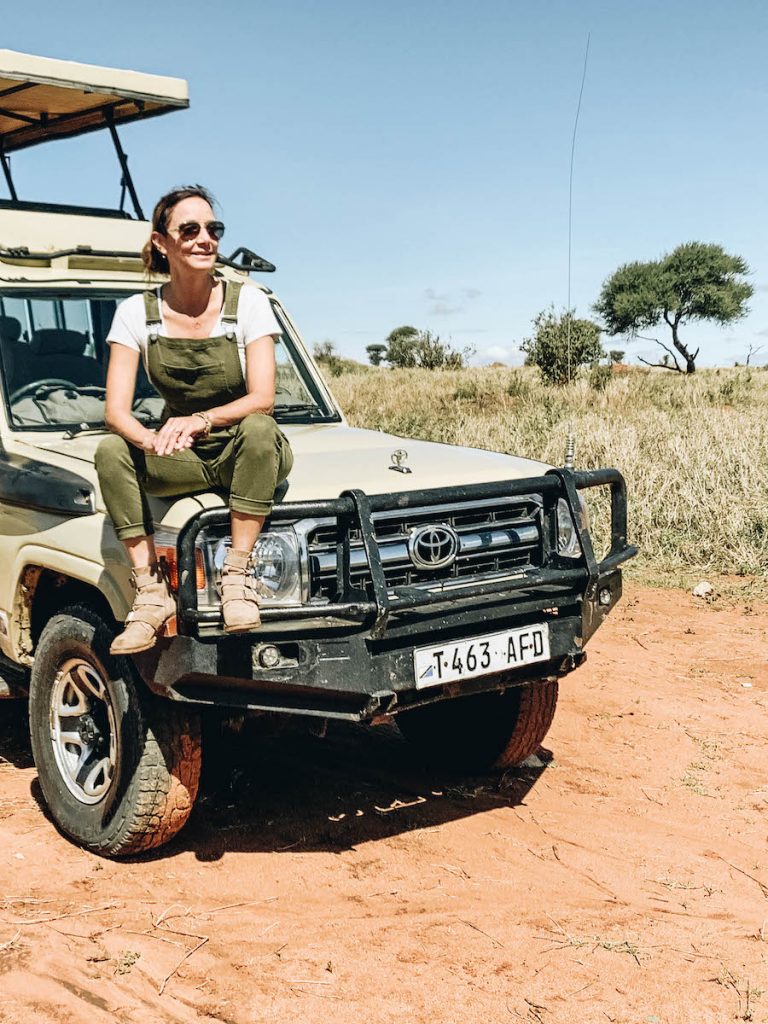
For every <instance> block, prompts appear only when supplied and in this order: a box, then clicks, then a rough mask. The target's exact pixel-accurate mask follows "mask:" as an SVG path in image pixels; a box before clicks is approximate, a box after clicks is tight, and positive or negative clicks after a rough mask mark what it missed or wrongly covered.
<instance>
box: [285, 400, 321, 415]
mask: <svg viewBox="0 0 768 1024" xmlns="http://www.w3.org/2000/svg"><path fill="white" fill-rule="evenodd" d="M289 412H311V413H313V414H314V415H315V416H326V415H327V413H324V412H323V410H322V409H318V407H317V406H316V405H314V404H311V403H309V402H308V403H306V404H304V405H301V404H299V405H278V406H276V407H275V416H279V415H281V414H284V413H289Z"/></svg>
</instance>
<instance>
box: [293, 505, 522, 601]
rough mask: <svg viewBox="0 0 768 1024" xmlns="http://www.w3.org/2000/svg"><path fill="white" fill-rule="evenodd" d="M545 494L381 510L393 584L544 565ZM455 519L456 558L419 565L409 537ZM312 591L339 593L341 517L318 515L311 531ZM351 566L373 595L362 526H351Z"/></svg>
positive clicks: (378, 532) (387, 572) (380, 534)
mask: <svg viewBox="0 0 768 1024" xmlns="http://www.w3.org/2000/svg"><path fill="white" fill-rule="evenodd" d="M541 519H542V511H541V501H540V499H538V498H536V497H533V496H531V497H522V498H521V497H514V498H489V499H486V500H482V501H469V502H463V503H453V504H450V505H432V506H429V507H425V508H414V509H406V510H393V511H387V512H378V513H375V514H374V516H373V527H374V535H375V538H376V542H377V544H378V547H379V555H380V558H381V561H382V565H383V568H384V577H385V579H386V583H387V587H388V589H389V590H390V591H392V590H393V589H394V588H396V587H418V588H421V589H424V588H429V587H431V586H433V585H434V584H436V583H440V582H441V581H442V582H443V583H444V584H445V585H451V583H450V581H456V583H455V584H454V585H457V586H458V585H459V581H462V582H473V581H482V580H485V579H492V578H498V577H503V576H504V575H506V574H510V575H512V574H514V575H517V574H519V573H520V572H521V571H524V570H525V569H528V568H531V567H533V566H538V565H541V558H542V556H541V551H542V541H541V533H542V531H541ZM428 525H447V526H451V527H453V529H454V530H455V531H456V533H457V534H458V538H459V551H458V554H457V556H456V559H455V561H454V562H453V563H452V564H451V565H448V566H446V567H445V568H442V569H421V568H417V566H416V565H414V563H413V561H412V560H411V556H410V554H409V551H408V541H409V538H410V536H411V534H412V533H413V531H414V530H416V529H417V528H418V527H420V526H428ZM306 540H307V551H308V555H309V572H310V594H311V596H312V597H313V598H315V599H318V598H320V599H326V600H335V599H336V598H337V597H339V596H340V595H339V594H338V593H337V581H336V545H337V542H338V536H337V526H336V521H335V520H333V519H323V520H317V521H315V522H314V523H312V524H311V526H310V528H309V530H308V532H307V536H306ZM350 568H351V579H352V585H353V586H354V587H359V588H361V589H363V590H365V591H366V592H367V593H368V595H369V596H372V586H371V574H370V570H369V568H368V562H367V560H366V557H365V551H364V550H363V541H362V537H361V535H360V529H359V527H357V528H355V527H352V528H351V529H350Z"/></svg>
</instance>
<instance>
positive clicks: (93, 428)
mask: <svg viewBox="0 0 768 1024" xmlns="http://www.w3.org/2000/svg"><path fill="white" fill-rule="evenodd" d="M106 429H107V428H106V426H105V425H104V424H103V423H75V424H73V425H72V426H71V427H70V428H69V430H68V431H67V432H66V434H65V435H64V437H66V438H67V440H69V438H72V437H77V435H78V434H103V433H105V431H106Z"/></svg>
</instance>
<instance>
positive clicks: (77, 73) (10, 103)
mask: <svg viewBox="0 0 768 1024" xmlns="http://www.w3.org/2000/svg"><path fill="white" fill-rule="evenodd" d="M187 106H189V99H188V93H187V83H186V82H185V81H184V80H183V79H181V78H166V77H163V76H160V75H145V74H142V73H141V72H138V71H121V70H119V69H116V68H100V67H96V66H95V65H93V64H78V63H76V62H75V61H69V60H52V59H51V58H49V57H34V56H32V55H31V54H27V53H16V52H15V51H14V50H0V152H2V153H6V154H7V153H12V152H13V151H14V150H17V149H24V148H25V147H27V146H34V145H36V144H37V143H38V142H44V141H46V140H47V139H65V138H69V137H70V136H72V135H82V134H83V133H85V132H90V131H95V130H96V129H98V128H108V127H109V126H110V125H113V126H116V125H120V124H126V123H127V122H129V121H136V120H139V119H141V118H145V117H153V116H154V115H156V114H164V113H166V112H167V111H169V110H177V109H179V108H183V107H187Z"/></svg>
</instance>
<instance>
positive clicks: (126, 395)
mask: <svg viewBox="0 0 768 1024" xmlns="http://www.w3.org/2000/svg"><path fill="white" fill-rule="evenodd" d="M223 233H224V225H223V224H222V223H221V221H218V220H216V219H215V218H214V213H213V198H212V196H211V195H210V193H209V192H207V191H206V189H204V188H201V187H200V186H190V187H186V188H179V189H174V190H173V191H171V192H169V193H167V195H164V196H163V197H162V199H160V201H159V202H158V203H157V205H156V207H155V209H154V212H153V214H152V235H151V238H150V240H149V241H148V242H147V245H146V246H145V247H144V251H143V254H142V257H143V260H144V264H145V266H146V267H147V270H148V272H150V273H152V272H155V273H167V274H170V282H169V283H168V284H166V285H164V286H163V287H162V288H158V289H157V290H154V291H149V292H146V293H143V294H139V295H133V296H131V297H130V298H129V299H126V300H125V301H123V302H121V303H120V304H119V305H118V307H117V310H116V312H115V318H114V320H113V322H112V326H111V328H110V331H109V334H108V336H107V342H108V343H109V345H110V358H109V371H108V374H107V399H106V422H107V426H108V427H109V429H110V430H111V431H113V436H110V437H107V438H105V439H104V440H103V441H102V442H101V444H100V445H99V448H98V450H97V452H96V469H97V471H98V474H99V483H100V486H101V490H102V494H103V496H104V501H105V503H106V506H107V510H108V511H109V514H110V516H111V518H112V521H113V523H114V526H115V532H116V533H117V536H118V537H119V539H120V540H121V541H122V542H123V544H124V545H125V548H126V551H127V553H128V558H129V559H130V562H131V566H132V569H133V583H134V585H135V588H136V597H135V600H134V603H133V608H132V609H131V611H130V613H129V615H128V618H127V619H126V628H125V630H124V631H123V632H122V633H121V634H120V635H119V636H118V637H116V638H115V640H114V642H113V644H112V647H111V651H112V653H113V654H135V653H137V652H138V651H144V650H147V649H148V648H150V647H152V646H153V644H154V643H155V640H156V639H157V636H158V635H160V634H161V633H164V632H167V625H168V623H169V620H170V619H172V618H173V616H174V615H175V614H176V604H175V601H174V599H173V597H172V596H171V594H170V592H169V590H168V585H167V582H166V580H165V579H164V577H163V574H162V573H161V571H160V569H159V567H158V562H157V555H156V552H155V546H154V541H153V524H152V517H151V515H150V512H149V506H148V503H147V498H146V495H147V494H154V495H160V496H163V497H170V496H174V495H179V494H189V493H191V492H194V491H202V490H208V489H209V488H211V487H221V488H225V489H226V490H227V491H229V505H230V509H231V515H232V546H231V548H230V549H229V551H228V552H227V556H226V560H225V562H224V567H223V569H222V573H221V595H222V613H223V616H224V628H225V630H226V631H227V632H230V633H234V632H243V631H245V630H250V629H255V628H256V627H257V626H258V625H259V624H260V621H261V620H260V616H259V606H258V599H257V594H256V592H255V587H254V581H253V577H252V574H251V573H250V571H249V560H250V556H251V552H252V550H253V546H254V544H255V543H256V540H257V538H258V536H259V533H260V532H261V528H262V526H263V525H264V520H265V518H266V516H267V515H268V514H269V512H270V511H271V509H272V500H273V497H274V492H275V487H276V486H277V484H278V483H280V482H281V481H282V480H284V479H285V478H286V476H287V475H288V472H289V470H290V468H291V465H292V462H293V456H292V454H291V450H290V447H289V445H288V442H287V440H286V439H285V437H284V436H283V435H282V433H281V432H280V430H279V429H278V427H277V425H276V423H275V421H274V419H273V417H272V411H273V407H274V400H275V353H274V340H275V338H276V336H277V335H279V334H280V327H279V325H278V323H277V320H276V319H275V316H274V313H273V312H272V308H271V306H270V304H269V301H268V299H267V297H266V296H265V295H264V293H263V292H262V291H261V290H260V289H258V288H255V287H254V286H252V285H249V284H247V283H246V284H245V285H244V286H241V284H240V283H239V282H237V283H233V282H225V281H224V280H223V279H222V278H220V277H216V276H215V275H214V267H215V264H216V254H217V251H218V247H219V241H220V239H221V236H222V234H223ZM140 358H141V359H142V360H143V362H144V366H145V368H146V371H147V374H148V376H149V379H150V380H151V382H152V384H153V385H154V387H155V389H156V390H157V391H158V392H159V394H160V395H161V396H162V398H163V399H164V401H165V414H164V417H163V422H162V425H161V426H160V428H159V429H158V430H150V429H149V428H147V427H146V426H144V425H143V424H142V423H140V422H139V421H138V420H137V419H136V417H135V416H134V415H133V414H132V411H131V410H132V406H133V400H134V391H135V387H136V374H137V371H138V366H139V359H140Z"/></svg>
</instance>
